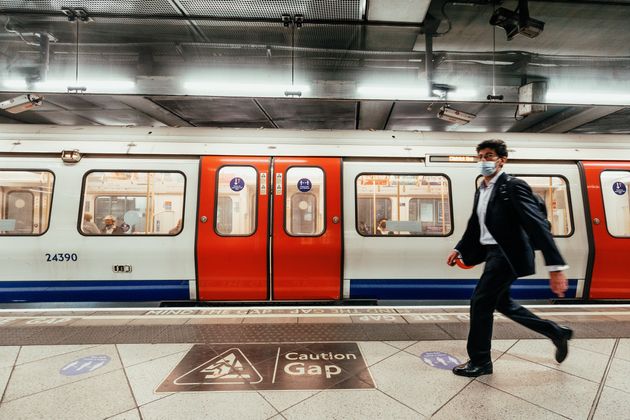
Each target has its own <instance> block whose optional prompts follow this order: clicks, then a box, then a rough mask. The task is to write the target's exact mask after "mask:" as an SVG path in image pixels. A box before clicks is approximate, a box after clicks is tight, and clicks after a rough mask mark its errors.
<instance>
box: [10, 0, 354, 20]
mask: <svg viewBox="0 0 630 420" xmlns="http://www.w3.org/2000/svg"><path fill="white" fill-rule="evenodd" d="M365 2H366V0H218V1H208V0H170V1H169V0H151V1H147V0H122V1H121V0H109V1H103V0H90V1H86V0H83V1H78V0H0V12H2V13H9V12H11V11H20V12H32V13H61V9H62V8H63V7H71V8H83V9H85V10H86V11H87V12H88V13H89V14H91V15H98V14H113V15H121V16H127V17H134V16H141V17H151V16H173V17H179V16H182V15H183V16H196V17H225V18H244V19H280V17H281V16H282V15H283V14H290V15H296V14H302V15H304V17H305V18H306V19H307V20H341V21H358V20H361V19H362V14H363V9H364V7H365Z"/></svg>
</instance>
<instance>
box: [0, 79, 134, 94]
mask: <svg viewBox="0 0 630 420" xmlns="http://www.w3.org/2000/svg"><path fill="white" fill-rule="evenodd" d="M2 84H3V85H4V86H5V87H6V88H9V89H13V90H26V89H28V88H29V87H28V85H27V83H26V81H25V80H19V79H9V80H5V81H4V82H2ZM77 86H83V87H85V88H87V91H89V92H91V91H106V92H109V91H114V92H118V91H128V90H131V89H133V88H135V87H136V82H134V81H131V80H79V81H78V82H77V81H74V80H46V81H45V82H35V83H33V85H32V88H33V89H34V90H39V91H45V90H50V91H63V92H65V91H67V90H68V87H77Z"/></svg>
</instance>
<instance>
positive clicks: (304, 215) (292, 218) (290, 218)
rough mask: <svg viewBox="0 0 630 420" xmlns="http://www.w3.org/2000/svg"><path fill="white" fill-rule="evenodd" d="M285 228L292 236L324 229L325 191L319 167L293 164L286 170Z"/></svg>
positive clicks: (320, 231)
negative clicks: (295, 165)
mask: <svg viewBox="0 0 630 420" xmlns="http://www.w3.org/2000/svg"><path fill="white" fill-rule="evenodd" d="M285 191H286V200H285V203H286V204H285V206H286V208H285V229H286V232H287V234H289V235H293V236H319V235H321V234H323V233H324V230H325V225H324V220H325V215H324V213H325V211H324V209H325V205H324V204H325V203H324V197H325V191H324V171H323V170H322V169H321V168H306V167H293V168H289V169H288V170H287V174H286V189H285Z"/></svg>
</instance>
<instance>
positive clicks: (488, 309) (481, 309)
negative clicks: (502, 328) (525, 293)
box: [466, 245, 561, 365]
mask: <svg viewBox="0 0 630 420" xmlns="http://www.w3.org/2000/svg"><path fill="white" fill-rule="evenodd" d="M485 248H486V251H487V252H486V266H485V269H484V270H483V274H482V275H481V278H480V279H479V283H478V284H477V287H476V288H475V291H474V292H473V295H472V297H471V299H470V331H469V333H468V345H467V347H466V348H467V350H468V356H469V358H470V361H471V362H472V363H474V364H477V365H479V364H483V363H486V362H489V361H490V360H491V359H490V342H491V340H492V323H493V320H494V319H493V314H494V311H495V309H496V310H497V311H499V312H501V313H502V314H503V315H505V316H507V317H508V318H510V319H511V320H512V321H516V322H518V323H519V324H521V325H524V326H525V327H527V328H529V329H531V330H534V331H536V332H538V333H540V334H542V335H544V336H546V337H548V338H551V339H552V340H554V339H559V338H560V335H561V331H560V329H559V327H558V325H557V324H556V323H555V322H553V321H549V320H546V319H541V318H539V317H537V316H536V315H534V314H533V313H531V312H530V311H529V310H527V309H525V308H524V307H522V306H521V305H519V304H518V303H516V302H514V301H513V300H512V298H511V297H510V286H511V285H512V283H513V282H514V280H516V276H515V275H514V272H513V271H512V269H511V268H510V264H509V263H508V261H507V260H506V259H505V257H504V256H503V253H502V252H501V249H500V248H499V246H498V245H486V246H485Z"/></svg>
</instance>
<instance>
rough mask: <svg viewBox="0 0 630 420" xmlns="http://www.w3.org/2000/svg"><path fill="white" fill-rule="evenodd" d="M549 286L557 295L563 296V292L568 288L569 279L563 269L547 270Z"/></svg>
mask: <svg viewBox="0 0 630 420" xmlns="http://www.w3.org/2000/svg"><path fill="white" fill-rule="evenodd" d="M549 287H551V291H552V292H554V293H555V294H556V295H558V297H564V292H566V291H567V289H568V288H569V281H568V280H567V276H565V275H564V272H563V271H551V272H549Z"/></svg>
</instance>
